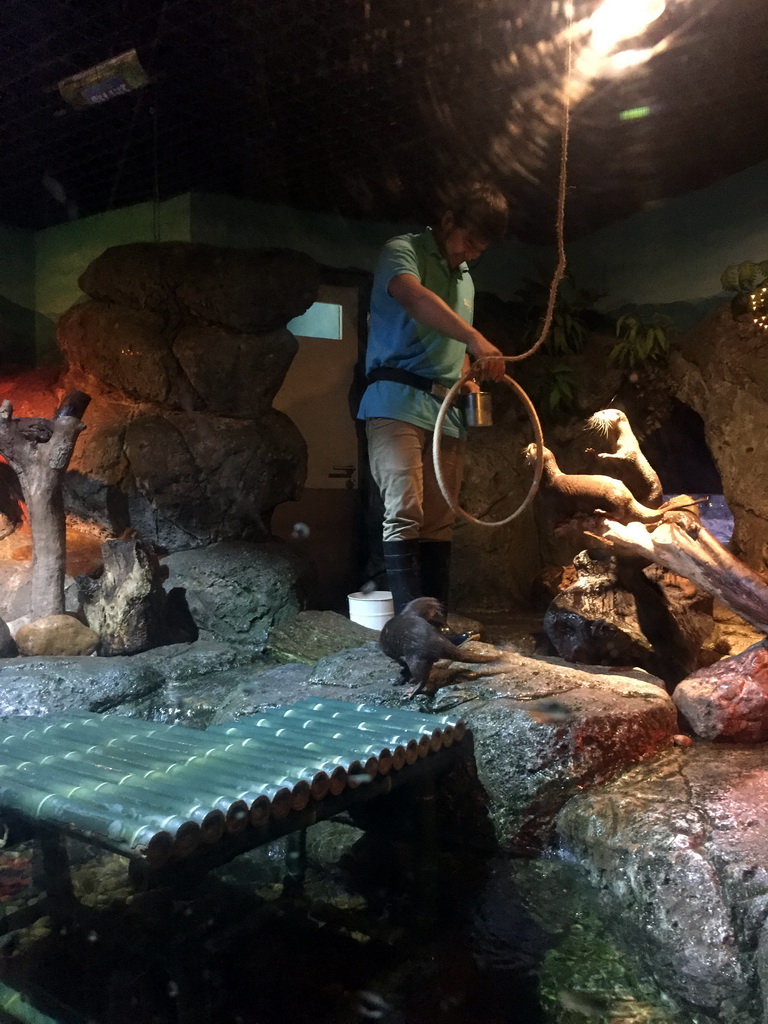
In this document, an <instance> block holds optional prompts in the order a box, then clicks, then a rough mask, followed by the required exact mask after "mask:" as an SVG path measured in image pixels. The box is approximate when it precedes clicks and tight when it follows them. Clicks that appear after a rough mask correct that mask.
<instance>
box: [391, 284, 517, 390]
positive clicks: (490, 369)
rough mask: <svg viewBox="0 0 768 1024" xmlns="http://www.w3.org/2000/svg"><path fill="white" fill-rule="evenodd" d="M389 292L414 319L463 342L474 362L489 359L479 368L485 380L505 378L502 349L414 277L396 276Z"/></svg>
mask: <svg viewBox="0 0 768 1024" xmlns="http://www.w3.org/2000/svg"><path fill="white" fill-rule="evenodd" d="M388 291H389V294H390V295H391V296H392V298H393V299H394V300H395V301H396V302H398V303H399V304H400V305H401V306H402V307H403V309H404V310H405V311H406V313H408V315H409V316H411V317H412V318H413V319H414V320H416V321H418V322H419V323H420V324H424V325H425V326H426V327H429V328H430V329H431V330H433V331H437V332H438V333H439V334H444V335H446V336H447V337H449V338H455V339H456V340H457V341H461V342H463V344H465V345H466V346H467V349H468V351H469V352H470V353H471V354H472V355H473V356H474V357H475V359H483V360H487V362H483V364H482V366H481V367H479V368H478V373H479V375H480V376H482V377H483V378H484V379H490V380H499V379H500V378H501V377H503V376H504V372H505V367H506V363H505V362H504V356H503V355H502V353H501V352H500V351H499V349H497V348H496V346H495V345H492V344H491V342H490V341H488V339H487V338H485V337H483V335H482V334H481V333H480V332H479V331H477V330H475V328H474V327H473V326H472V325H471V324H468V323H467V321H466V320H463V319H462V318H461V317H460V316H459V315H458V313H454V311H453V310H452V309H451V307H450V306H449V305H447V303H445V302H443V300H442V299H441V298H440V297H439V296H438V295H435V293H434V292H431V291H430V290H429V288H425V287H424V285H423V284H422V283H421V281H419V279H418V278H417V277H414V276H413V274H397V275H396V276H395V277H393V278H392V280H391V281H390V282H389V287H388Z"/></svg>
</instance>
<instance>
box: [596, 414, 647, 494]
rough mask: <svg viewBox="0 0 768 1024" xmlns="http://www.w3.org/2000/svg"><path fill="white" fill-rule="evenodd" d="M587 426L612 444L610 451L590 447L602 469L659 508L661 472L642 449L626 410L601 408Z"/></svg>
mask: <svg viewBox="0 0 768 1024" xmlns="http://www.w3.org/2000/svg"><path fill="white" fill-rule="evenodd" d="M587 430H592V431H594V432H595V433H597V434H599V435H600V437H601V438H602V440H603V442H604V443H605V445H606V446H607V448H608V451H606V452H597V451H595V449H594V448H587V449H586V453H587V455H591V456H592V457H593V458H594V459H596V460H599V465H600V470H601V472H604V473H607V474H609V475H610V476H615V477H616V478H617V479H618V480H621V482H622V483H623V484H626V486H627V487H628V488H629V489H630V491H631V492H632V494H633V495H634V496H635V498H637V500H638V501H641V502H642V503H643V504H644V505H647V506H648V507H649V508H658V507H659V505H660V504H661V499H662V487H661V481H660V480H659V475H658V473H657V472H656V470H655V469H654V468H653V466H651V464H650V462H649V461H648V459H646V457H645V455H643V453H642V451H641V450H640V445H639V443H638V440H637V438H636V437H635V435H634V434H633V432H632V427H631V426H630V425H629V420H628V419H627V417H626V416H625V415H624V413H623V412H621V410H620V409H601V410H600V411H599V412H596V413H595V414H594V416H591V417H590V418H589V420H587Z"/></svg>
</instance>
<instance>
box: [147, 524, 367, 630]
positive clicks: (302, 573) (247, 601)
mask: <svg viewBox="0 0 768 1024" xmlns="http://www.w3.org/2000/svg"><path fill="white" fill-rule="evenodd" d="M164 564H165V565H167V566H168V569H169V575H168V583H167V585H168V586H169V587H183V588H184V589H185V597H186V601H187V605H188V607H189V611H190V613H191V615H192V618H193V620H194V622H195V623H196V625H197V627H198V629H199V631H200V637H201V638H202V639H204V640H216V641H219V642H222V643H243V644H247V645H248V646H249V647H251V648H255V649H258V650H263V649H264V647H265V645H266V640H267V633H268V631H269V629H270V628H271V627H273V626H275V625H277V624H279V623H283V622H286V623H287V622H290V621H292V620H293V619H294V618H295V617H296V615H297V614H298V613H299V612H300V611H301V609H302V607H303V606H304V600H305V594H306V591H307V586H308V583H307V581H308V579H309V578H310V573H311V569H310V567H309V565H308V563H307V562H306V560H305V559H304V557H303V556H302V555H301V554H300V553H299V552H298V551H296V550H295V549H293V548H291V547H290V546H289V545H287V544H284V543H282V542H277V541H267V542H264V543H247V542H245V541H242V542H234V541H232V542H223V543H221V544H212V545H211V546H210V547H207V548H205V549H203V550H197V549H195V550H188V551H177V552H174V553H173V554H171V555H169V556H168V557H167V558H166V559H165V560H164ZM339 618H341V616H339ZM344 621H345V622H346V620H344ZM347 625H349V623H347Z"/></svg>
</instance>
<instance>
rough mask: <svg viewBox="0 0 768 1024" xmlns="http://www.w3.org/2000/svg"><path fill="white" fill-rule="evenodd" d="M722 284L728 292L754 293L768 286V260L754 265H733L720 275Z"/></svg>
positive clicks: (748, 261) (746, 261)
mask: <svg viewBox="0 0 768 1024" xmlns="http://www.w3.org/2000/svg"><path fill="white" fill-rule="evenodd" d="M720 284H721V286H722V288H723V291H726V292H753V291H754V290H755V289H756V288H762V287H763V285H765V284H768V260H763V261H762V263H754V262H753V261H752V260H744V262H743V263H731V264H730V266H728V267H726V268H725V270H724V271H723V272H722V274H721V275H720Z"/></svg>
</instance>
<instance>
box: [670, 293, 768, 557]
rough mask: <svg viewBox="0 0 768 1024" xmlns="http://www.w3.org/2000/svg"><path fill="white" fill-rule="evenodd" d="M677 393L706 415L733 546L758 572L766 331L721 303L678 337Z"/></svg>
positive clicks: (763, 518)
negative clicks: (737, 317) (741, 319)
mask: <svg viewBox="0 0 768 1024" xmlns="http://www.w3.org/2000/svg"><path fill="white" fill-rule="evenodd" d="M670 369H671V374H672V377H673V382H674V386H675V389H676V392H677V396H678V398H679V399H681V401H683V402H685V403H687V404H688V405H689V406H691V408H693V409H695V410H696V412H698V413H699V415H700V416H701V417H702V419H703V420H704V425H705V430H706V439H707V444H708V445H709V449H710V451H711V452H712V456H713V458H714V460H715V463H716V464H717V468H718V470H719V472H720V475H721V477H722V481H723V492H724V494H725V497H726V500H727V502H728V505H729V507H730V509H731V511H732V512H733V516H734V534H733V540H732V543H731V548H732V550H733V552H734V554H736V555H737V556H738V557H739V558H741V559H742V560H743V561H745V562H746V563H747V564H748V565H749V566H751V567H752V568H754V569H758V570H760V571H762V570H763V569H764V568H765V567H766V565H768V469H767V468H766V464H765V461H764V459H763V458H762V456H761V448H760V441H761V439H762V438H763V437H765V436H766V432H767V431H768V399H767V398H766V395H768V347H767V346H766V334H765V332H764V331H763V330H761V329H760V328H758V327H756V326H754V325H753V324H750V323H737V322H736V321H734V319H733V317H732V315H731V310H730V306H729V305H728V304H724V305H722V306H720V307H719V308H718V309H716V310H715V311H714V312H712V313H710V314H709V315H708V316H706V317H705V318H704V319H703V320H702V321H701V323H699V324H697V326H696V327H694V328H693V329H692V330H690V331H688V332H686V333H685V334H684V335H683V336H682V337H681V339H680V345H679V350H678V351H677V352H676V353H675V354H674V355H673V357H672V360H671V363H670Z"/></svg>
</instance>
